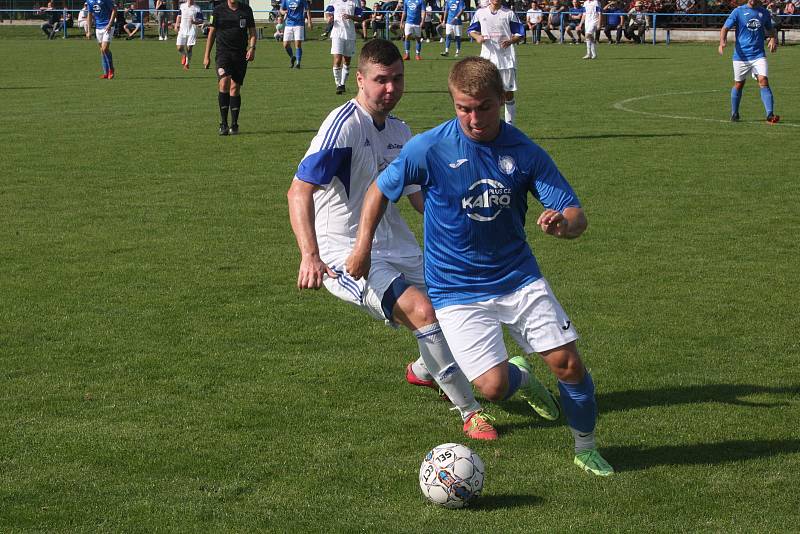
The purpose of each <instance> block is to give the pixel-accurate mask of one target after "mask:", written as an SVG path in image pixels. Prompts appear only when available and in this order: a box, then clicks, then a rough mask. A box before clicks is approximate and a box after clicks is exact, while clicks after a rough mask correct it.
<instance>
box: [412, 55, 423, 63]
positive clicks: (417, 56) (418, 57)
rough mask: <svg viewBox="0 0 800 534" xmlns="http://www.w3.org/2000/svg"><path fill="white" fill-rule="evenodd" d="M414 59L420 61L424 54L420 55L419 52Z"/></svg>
mask: <svg viewBox="0 0 800 534" xmlns="http://www.w3.org/2000/svg"><path fill="white" fill-rule="evenodd" d="M414 59H416V60H417V61H419V60H421V59H422V56H421V55H419V54H417V55H416V56H414Z"/></svg>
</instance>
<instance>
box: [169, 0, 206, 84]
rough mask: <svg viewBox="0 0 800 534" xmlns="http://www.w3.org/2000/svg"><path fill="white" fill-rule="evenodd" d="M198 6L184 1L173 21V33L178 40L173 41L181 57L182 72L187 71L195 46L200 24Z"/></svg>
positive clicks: (190, 0)
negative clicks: (176, 35)
mask: <svg viewBox="0 0 800 534" xmlns="http://www.w3.org/2000/svg"><path fill="white" fill-rule="evenodd" d="M202 13H203V12H202V11H200V6H198V5H196V4H195V3H194V0H186V2H184V3H182V4H181V5H180V9H179V12H178V17H177V18H176V19H175V31H177V32H178V38H177V40H176V41H175V44H176V46H177V47H178V53H179V54H180V55H181V65H183V70H189V62H190V61H191V60H192V48H194V45H195V44H197V26H196V24H200V23H201V22H202V16H203V14H202Z"/></svg>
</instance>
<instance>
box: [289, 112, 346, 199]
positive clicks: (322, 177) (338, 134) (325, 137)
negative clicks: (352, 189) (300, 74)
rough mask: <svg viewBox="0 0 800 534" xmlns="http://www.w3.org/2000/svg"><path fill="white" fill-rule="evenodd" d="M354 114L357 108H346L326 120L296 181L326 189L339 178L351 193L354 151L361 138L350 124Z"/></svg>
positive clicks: (304, 159)
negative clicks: (351, 170) (335, 178)
mask: <svg viewBox="0 0 800 534" xmlns="http://www.w3.org/2000/svg"><path fill="white" fill-rule="evenodd" d="M354 111H355V104H352V103H349V104H345V105H344V106H342V107H341V108H339V109H337V110H334V112H333V113H331V114H330V115H329V116H328V118H327V119H325V122H323V123H322V126H321V127H320V129H319V131H318V132H317V135H316V136H314V139H312V141H311V146H310V147H309V148H308V151H307V152H306V155H305V157H304V158H303V161H301V162H300V165H299V166H298V168H297V174H295V178H297V179H298V180H302V181H304V182H307V183H310V184H314V185H318V186H320V187H323V188H324V187H327V186H328V185H329V184H330V183H331V182H332V181H333V178H334V177H338V178H339V180H340V181H341V182H342V183H344V184H345V186H346V188H347V189H348V190H349V184H350V168H351V164H352V160H353V147H354V146H358V144H357V143H358V140H359V138H360V137H359V136H360V130H359V129H358V128H357V127H356V125H355V124H354V122H353V121H352V120H348V118H350V117H351V116H352V114H353V113H354Z"/></svg>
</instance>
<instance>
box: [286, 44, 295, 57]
mask: <svg viewBox="0 0 800 534" xmlns="http://www.w3.org/2000/svg"><path fill="white" fill-rule="evenodd" d="M284 50H286V55H287V56H289V57H292V56H293V55H294V52H292V47H291V46H287V47H286V48H284Z"/></svg>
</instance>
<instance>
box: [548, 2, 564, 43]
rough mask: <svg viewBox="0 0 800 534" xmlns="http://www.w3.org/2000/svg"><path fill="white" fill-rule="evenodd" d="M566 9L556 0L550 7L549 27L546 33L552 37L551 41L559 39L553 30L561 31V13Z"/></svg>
mask: <svg viewBox="0 0 800 534" xmlns="http://www.w3.org/2000/svg"><path fill="white" fill-rule="evenodd" d="M563 11H564V6H563V5H562V4H559V3H558V2H557V1H556V0H553V2H552V3H551V4H550V9H549V10H548V12H547V27H546V28H545V30H544V33H546V34H547V37H549V38H550V42H551V43H555V42H556V41H558V38H557V37H556V36H555V35H553V33H552V30H558V31H559V33H560V32H561V13H563Z"/></svg>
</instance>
